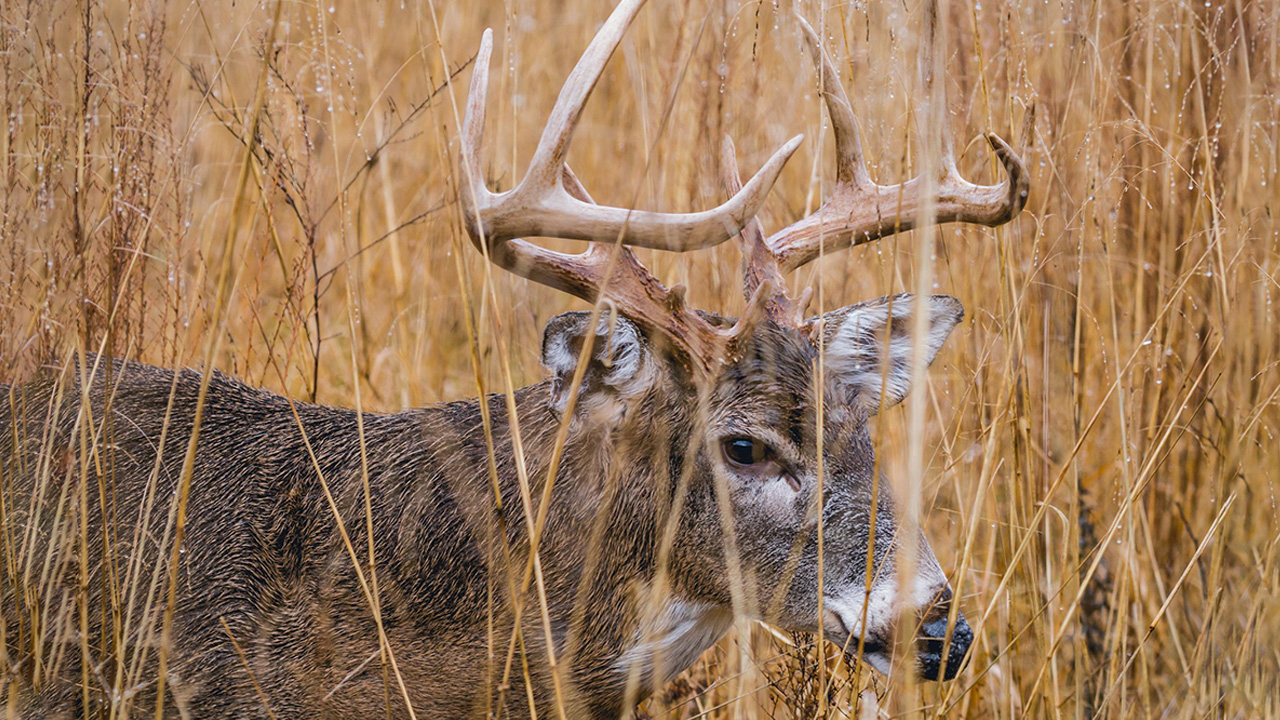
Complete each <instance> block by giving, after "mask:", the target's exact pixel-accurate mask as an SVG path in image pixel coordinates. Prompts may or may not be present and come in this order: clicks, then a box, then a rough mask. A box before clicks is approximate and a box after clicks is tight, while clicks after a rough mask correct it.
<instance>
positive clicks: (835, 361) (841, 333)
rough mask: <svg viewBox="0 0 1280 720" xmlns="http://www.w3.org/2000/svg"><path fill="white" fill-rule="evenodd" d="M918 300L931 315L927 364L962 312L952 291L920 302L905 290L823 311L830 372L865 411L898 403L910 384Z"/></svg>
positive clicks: (926, 343)
mask: <svg viewBox="0 0 1280 720" xmlns="http://www.w3.org/2000/svg"><path fill="white" fill-rule="evenodd" d="M917 306H919V307H920V309H921V310H922V311H923V312H926V313H928V315H929V317H928V322H927V324H926V328H927V329H926V331H925V336H924V353H925V358H924V360H925V364H926V365H928V364H930V363H932V362H933V358H934V356H935V355H937V354H938V350H940V349H941V348H942V344H943V343H945V342H946V341H947V336H948V335H950V334H951V330H952V328H954V327H955V326H956V324H958V323H959V322H960V320H962V319H963V318H964V307H963V306H962V305H961V304H960V301H959V300H956V299H955V298H953V297H950V296H948V295H931V296H929V297H928V298H927V299H926V300H925V302H924V303H918V302H917V301H916V298H915V296H914V295H911V294H908V293H903V294H901V295H893V296H890V297H883V298H880V299H879V300H871V301H869V302H865V303H859V304H857V305H850V306H848V307H844V308H841V309H839V310H834V311H832V312H830V313H827V314H826V315H825V316H823V328H824V334H825V341H826V344H825V347H826V362H827V367H828V368H829V370H828V372H829V373H830V376H831V378H832V380H833V382H835V383H837V384H839V386H840V387H842V388H844V389H846V390H847V391H848V392H849V395H851V396H852V397H851V398H850V399H851V400H852V401H854V402H856V403H858V404H859V405H860V406H861V407H862V408H863V409H865V410H866V411H867V412H869V413H872V414H874V413H877V412H879V411H880V410H881V409H882V408H889V407H892V406H894V405H897V404H898V403H900V402H902V400H903V398H905V397H906V396H907V393H908V392H910V390H911V381H912V378H911V359H912V357H911V356H912V352H913V349H914V347H915V338H914V337H913V336H912V330H913V328H914V325H915V322H914V319H913V315H914V313H915V310H916V308H917ZM886 335H887V336H888V337H887V342H886ZM882 390H883V396H882V395H881V391H882Z"/></svg>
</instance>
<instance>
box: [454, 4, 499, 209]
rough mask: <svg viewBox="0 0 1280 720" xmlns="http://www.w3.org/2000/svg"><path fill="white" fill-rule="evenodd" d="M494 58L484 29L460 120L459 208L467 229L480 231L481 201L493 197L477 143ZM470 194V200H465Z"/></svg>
mask: <svg viewBox="0 0 1280 720" xmlns="http://www.w3.org/2000/svg"><path fill="white" fill-rule="evenodd" d="M492 54H493V30H492V29H488V28H486V29H485V31H484V35H483V36H481V38H480V50H479V52H477V53H476V60H475V69H474V70H473V71H472V73H471V89H470V90H469V91H468V93H467V108H466V113H465V114H464V115H463V117H462V134H461V135H462V137H461V140H462V152H461V154H462V175H463V179H464V181H465V182H466V184H467V187H466V189H464V190H463V192H462V193H461V194H462V196H463V202H462V207H463V210H464V211H465V214H466V218H467V225H468V226H474V227H475V228H476V229H479V228H480V227H481V223H480V218H479V208H480V204H481V203H480V200H481V199H488V197H489V196H490V195H492V193H490V192H489V189H488V188H486V187H485V185H484V172H483V171H482V170H481V169H480V142H481V141H482V140H483V139H484V116H485V105H486V102H485V101H486V98H487V96H488V94H489V56H490V55H492ZM468 193H470V196H468Z"/></svg>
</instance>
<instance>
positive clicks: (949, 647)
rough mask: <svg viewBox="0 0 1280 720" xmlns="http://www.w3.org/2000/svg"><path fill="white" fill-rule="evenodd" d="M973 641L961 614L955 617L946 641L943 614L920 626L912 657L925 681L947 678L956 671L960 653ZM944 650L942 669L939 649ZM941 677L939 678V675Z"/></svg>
mask: <svg viewBox="0 0 1280 720" xmlns="http://www.w3.org/2000/svg"><path fill="white" fill-rule="evenodd" d="M972 644H973V630H971V629H969V623H968V622H967V621H966V620H965V619H964V615H963V614H960V615H957V616H956V625H955V627H954V628H952V630H951V642H949V643H948V642H947V613H945V612H944V613H942V614H941V615H940V616H938V617H935V618H933V619H931V620H927V621H925V623H924V624H923V625H921V626H920V635H919V637H918V638H917V640H916V658H917V661H918V662H919V668H920V675H921V677H923V678H924V679H926V680H939V679H941V680H950V679H951V678H954V677H955V676H956V673H958V672H960V665H961V664H962V663H963V662H964V656H965V654H966V653H968V652H969V646H970V645H972ZM944 648H945V650H946V660H947V662H946V668H945V672H944V669H943V662H942V658H943V654H942V653H943V650H944ZM939 676H941V677H939Z"/></svg>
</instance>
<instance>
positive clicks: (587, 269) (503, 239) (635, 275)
mask: <svg viewBox="0 0 1280 720" xmlns="http://www.w3.org/2000/svg"><path fill="white" fill-rule="evenodd" d="M644 2H645V0H623V1H622V2H620V3H619V4H618V6H617V7H616V8H615V9H614V11H613V13H612V14H611V15H610V16H609V19H608V20H607V21H606V22H605V23H604V25H603V26H602V27H601V28H600V31H599V32H598V33H597V34H596V36H595V38H594V39H593V40H592V41H591V44H590V45H588V46H587V49H586V51H585V52H584V53H583V54H582V57H581V58H580V59H579V60H578V64H577V65H576V66H575V67H574V69H573V71H572V72H571V73H570V74H569V77H568V78H567V79H566V80H565V83H564V87H563V88H562V89H561V91H560V96H559V98H557V100H556V104H555V106H554V108H552V110H551V116H550V117H549V118H548V119H547V124H546V128H545V129H544V130H543V133H542V139H541V140H540V141H539V142H538V147H537V150H536V151H535V152H534V155H533V160H532V162H531V163H530V166H529V170H528V172H527V173H526V174H525V176H524V179H523V180H521V181H520V183H519V184H518V185H517V186H516V187H515V188H513V189H511V190H508V191H506V192H502V193H494V192H491V191H490V190H489V189H488V188H487V187H485V184H484V180H483V177H482V174H481V172H480V158H479V148H480V143H481V140H482V138H483V134H484V116H485V96H486V94H487V92H488V84H489V77H488V68H489V57H490V54H491V53H492V51H493V31H491V30H486V31H485V33H484V38H483V40H482V41H481V44H480V52H479V54H478V55H477V57H476V67H475V71H474V73H473V75H472V77H471V91H470V95H469V96H468V98H467V109H466V117H465V119H464V120H463V124H462V165H463V173H464V175H463V176H464V178H465V179H466V187H464V188H463V190H462V207H463V212H464V215H465V218H466V224H467V231H468V233H469V234H470V236H471V240H472V242H473V243H474V244H475V245H476V247H477V248H479V249H480V251H481V252H483V253H485V254H486V255H487V256H488V257H489V259H490V260H492V261H493V262H495V263H497V264H498V265H500V266H502V267H503V268H506V269H507V270H510V271H511V272H513V273H515V274H517V275H520V276H522V277H526V278H529V279H530V280H533V281H534V282H538V283H541V284H543V285H548V286H550V287H553V288H556V289H558V290H562V291H564V292H567V293H569V294H571V295H575V296H577V297H580V298H582V299H584V300H587V301H589V302H595V301H596V300H598V299H599V296H600V295H601V293H602V292H603V294H605V295H607V296H608V298H609V299H610V300H612V301H613V303H614V304H615V305H617V307H618V309H619V310H620V311H622V312H623V314H625V315H627V316H628V317H629V318H631V319H632V320H634V321H635V322H637V323H639V324H641V325H642V326H644V327H645V328H646V329H648V330H651V331H656V332H658V333H660V334H661V335H662V336H664V337H665V338H666V339H668V340H669V341H671V342H672V343H673V345H674V346H675V347H676V348H677V349H680V350H682V351H684V352H685V353H686V354H687V355H689V357H690V359H692V360H695V361H696V362H697V364H699V365H701V366H703V367H711V366H712V365H713V363H714V362H715V361H716V359H717V358H720V357H722V356H723V355H724V350H725V348H726V345H727V344H729V343H730V342H731V341H732V339H733V338H734V337H735V336H739V335H743V334H745V332H746V331H747V328H748V326H749V325H750V324H751V323H752V322H753V320H752V316H753V315H755V314H757V313H753V312H752V311H750V309H749V311H748V312H747V313H745V314H744V317H743V318H742V319H740V320H739V321H738V324H737V325H736V326H734V327H733V328H729V329H724V328H719V327H716V326H714V325H712V324H711V323H710V322H708V321H707V320H705V319H703V318H702V317H701V316H700V315H698V313H697V312H696V311H694V310H693V309H691V308H689V307H688V306H687V305H686V303H685V302H684V288H683V287H682V286H679V285H677V286H675V287H673V288H670V289H668V288H666V287H665V286H663V285H662V283H661V282H659V281H658V280H657V278H655V277H654V276H653V275H652V274H650V273H649V271H648V270H646V269H645V267H644V266H643V265H641V264H640V261H639V260H638V259H637V258H636V257H635V254H634V253H632V252H631V250H630V249H629V247H646V248H655V249H660V250H671V251H675V252H687V251H690V250H697V249H700V248H707V247H712V246H715V245H719V244H720V243H722V242H724V241H725V240H728V239H729V238H731V237H733V236H735V235H737V234H738V232H739V231H740V230H741V229H742V228H743V227H744V226H746V224H747V223H748V222H749V221H751V220H752V218H754V216H755V214H756V212H757V211H758V210H759V208H760V205H761V204H762V203H763V202H764V200H765V197H766V195H767V194H768V192H769V190H770V189H771V188H772V187H773V183H774V182H775V181H776V180H777V179H778V174H779V173H780V172H782V166H783V164H784V163H786V161H787V159H788V158H790V157H791V154H792V153H794V152H795V150H796V148H797V147H799V145H800V141H801V140H802V139H803V136H796V137H794V138H792V139H791V140H790V141H789V142H787V144H785V145H783V146H782V148H781V149H779V150H778V151H777V152H776V153H774V155H773V157H772V158H770V159H769V161H768V162H767V163H765V165H764V167H762V168H761V169H760V171H759V172H758V173H756V175H755V177H753V178H751V181H750V182H748V183H747V184H746V185H745V186H743V187H741V189H740V190H739V191H736V192H734V193H733V195H732V197H730V198H729V200H728V201H727V202H725V203H724V204H723V205H720V206H719V207H716V208H713V209H711V210H706V211H703V212H694V213H683V214H669V213H655V212H645V211H640V210H627V209H624V208H616V207H608V206H603V205H597V204H595V203H594V202H593V201H592V200H591V197H590V195H588V194H587V192H586V190H585V188H583V187H582V185H581V183H579V182H578V180H577V178H576V177H574V176H573V173H572V171H570V170H569V168H568V166H567V165H566V164H565V155H566V153H567V152H568V149H569V141H570V139H571V138H572V136H573V131H574V128H575V127H576V126H577V124H578V120H579V118H580V117H581V116H582V108H583V106H584V105H585V104H586V102H587V98H588V97H590V95H591V91H592V89H593V88H594V87H595V85H596V82H597V81H598V80H599V79H600V75H601V73H602V72H603V71H604V66H605V64H606V63H607V62H608V61H609V58H610V57H611V56H612V55H613V53H614V50H616V49H617V47H618V44H619V43H620V42H621V40H622V36H623V35H624V34H625V33H626V31H627V28H628V27H629V26H630V25H631V21H632V20H633V19H635V16H636V13H637V12H639V10H640V8H641V7H642V6H643V5H644ZM525 236H541V237H559V238H570V239H575V240H586V241H588V242H591V245H590V246H589V247H588V248H587V250H586V251H585V252H582V253H579V254H566V253H559V252H553V251H551V250H547V249H545V248H542V247H539V246H537V245H534V244H533V243H530V242H528V241H525V240H521V239H518V238H521V237H525ZM601 243H611V244H614V243H616V245H604V244H601ZM610 268H612V270H610ZM606 274H608V275H609V277H605V276H606ZM768 295H769V291H768V289H767V288H762V291H761V292H760V293H758V297H759V298H763V297H766V296H768ZM758 304H759V301H757V302H756V303H754V304H753V305H752V306H751V307H756V306H757V305H758Z"/></svg>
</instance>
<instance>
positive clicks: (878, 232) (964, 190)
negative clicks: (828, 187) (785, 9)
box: [766, 3, 1031, 273]
mask: <svg viewBox="0 0 1280 720" xmlns="http://www.w3.org/2000/svg"><path fill="white" fill-rule="evenodd" d="M925 25H926V27H925V32H924V39H923V42H922V44H921V57H920V58H919V71H920V73H921V82H922V84H923V85H924V87H925V89H926V90H927V91H928V95H929V96H931V97H934V98H935V100H934V102H936V103H939V104H938V105H936V106H935V107H937V108H938V109H940V110H943V109H945V101H943V100H941V97H940V96H941V95H942V93H941V91H940V90H939V91H938V92H934V89H935V88H934V85H933V84H934V83H935V82H938V79H937V72H936V66H935V59H936V55H935V52H936V49H935V47H934V45H935V42H936V37H937V7H936V4H934V3H931V4H930V6H929V7H928V8H927V9H926V19H925ZM800 26H801V29H802V30H803V32H804V36H805V39H806V44H807V45H808V47H809V50H810V54H811V55H812V56H813V58H814V61H815V66H816V67H817V68H818V70H819V72H820V74H821V75H822V90H823V99H824V101H825V102H826V105H827V112H828V114H829V115H830V116H831V124H832V128H833V129H834V130H835V133H836V149H837V153H838V158H837V181H836V184H835V187H833V188H832V191H831V197H830V198H829V199H828V200H827V202H826V203H825V204H824V205H823V206H822V207H820V208H819V209H818V210H817V212H815V213H813V214H812V215H809V216H808V217H805V218H802V219H801V220H798V221H797V222H795V223H792V224H791V225H790V226H788V227H786V228H783V229H782V230H779V231H778V232H776V233H774V234H773V235H771V236H770V237H769V238H768V239H767V240H766V243H767V244H768V246H769V249H770V251H771V252H772V253H773V255H774V257H775V258H776V259H777V262H778V268H779V271H780V272H782V273H788V272H791V271H792V270H795V269H796V268H799V267H801V266H803V265H805V264H806V263H809V262H812V261H814V260H816V259H817V258H818V255H819V253H820V252H828V253H830V252H836V251H839V250H842V249H844V248H847V247H850V246H851V245H860V244H862V243H865V242H870V241H873V240H878V239H879V238H882V237H885V236H887V235H893V234H895V233H898V232H901V231H904V230H910V229H912V228H914V227H915V226H916V225H917V224H918V222H919V220H920V218H919V213H920V209H921V207H922V206H923V205H924V204H925V202H926V201H927V200H929V198H927V197H924V193H925V192H929V191H930V190H929V188H928V187H927V186H926V183H924V182H923V180H924V178H920V177H917V178H913V179H911V180H908V181H907V182H904V183H901V184H898V185H877V184H876V183H874V182H872V181H871V179H870V175H869V173H867V171H866V165H865V163H864V162H863V159H862V153H861V147H860V141H859V140H858V131H857V122H856V120H853V111H852V108H851V106H850V104H849V100H848V97H847V96H846V95H845V93H844V90H843V88H841V87H840V86H839V81H838V80H837V79H836V77H835V72H834V67H835V66H834V63H832V62H831V59H830V58H829V57H828V56H827V54H826V50H825V49H823V47H822V44H821V41H820V39H819V38H818V36H817V33H815V32H814V31H813V28H812V27H811V26H810V25H809V24H808V23H807V22H805V21H804V19H803V18H800ZM943 118H945V112H944V113H943ZM922 125H924V127H925V128H928V127H930V126H932V128H934V132H940V133H941V135H940V136H938V137H937V139H938V141H939V146H938V148H937V151H938V152H939V159H940V167H939V168H938V169H939V170H940V175H941V180H940V181H938V182H936V183H932V185H934V186H935V187H936V191H935V192H936V194H935V196H934V197H933V198H932V202H931V203H930V205H931V206H932V208H933V212H932V215H931V218H930V219H931V220H932V222H935V223H947V222H970V223H977V224H980V225H987V226H991V227H994V226H996V225H1002V224H1004V223H1006V222H1009V221H1010V220H1012V219H1013V218H1014V217H1016V216H1017V215H1018V213H1019V212H1021V211H1022V208H1023V206H1024V205H1025V204H1026V201H1027V194H1028V190H1029V188H1030V182H1031V181H1030V177H1029V175H1028V172H1027V168H1026V165H1025V164H1024V163H1023V162H1022V159H1021V158H1020V157H1018V154H1017V153H1016V152H1014V150H1013V148H1011V147H1009V144H1008V143H1006V142H1005V141H1004V140H1002V139H1001V138H1000V137H999V136H997V135H995V134H994V133H987V134H986V139H987V142H988V143H989V144H990V145H991V148H992V150H993V151H994V152H995V154H996V157H997V158H998V159H999V160H1000V163H1001V165H1003V166H1004V169H1005V173H1006V174H1007V175H1008V178H1007V179H1006V180H1004V181H1003V182H1001V183H999V184H997V185H977V184H974V183H971V182H969V181H967V180H965V179H964V178H963V177H961V176H960V173H959V172H958V171H957V170H956V165H955V159H954V153H953V152H952V145H951V139H950V136H949V135H948V134H947V133H945V132H941V129H942V122H941V119H939V121H938V122H933V123H922ZM922 137H924V138H927V135H924V133H923V132H922Z"/></svg>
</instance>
